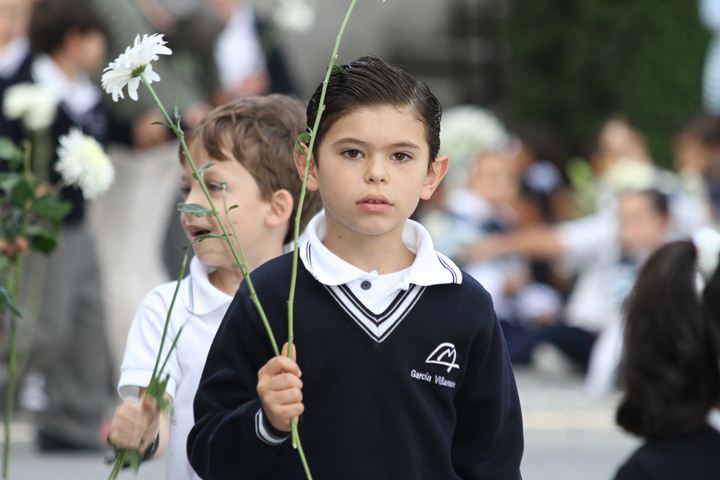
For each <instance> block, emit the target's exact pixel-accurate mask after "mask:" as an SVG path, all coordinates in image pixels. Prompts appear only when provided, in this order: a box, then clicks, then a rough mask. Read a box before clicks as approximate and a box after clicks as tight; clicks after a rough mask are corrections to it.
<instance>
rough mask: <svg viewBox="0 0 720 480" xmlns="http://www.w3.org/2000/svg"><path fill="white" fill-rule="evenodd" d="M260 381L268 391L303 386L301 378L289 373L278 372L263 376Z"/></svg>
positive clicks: (300, 387)
mask: <svg viewBox="0 0 720 480" xmlns="http://www.w3.org/2000/svg"><path fill="white" fill-rule="evenodd" d="M261 383H262V384H263V386H264V387H266V388H267V390H270V391H281V390H287V389H288V388H297V389H302V387H303V383H302V380H300V379H299V378H298V377H296V376H295V375H292V374H290V373H279V374H277V375H272V376H268V377H265V378H264V379H263V380H262V381H261Z"/></svg>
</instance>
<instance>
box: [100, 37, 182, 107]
mask: <svg viewBox="0 0 720 480" xmlns="http://www.w3.org/2000/svg"><path fill="white" fill-rule="evenodd" d="M166 43H167V42H166V41H165V40H163V35H162V34H160V33H154V34H152V35H147V34H145V35H143V36H140V35H138V36H136V37H135V42H134V43H133V45H132V46H131V47H127V48H126V49H125V51H124V52H123V53H121V54H120V55H119V56H118V57H117V58H116V59H115V60H114V61H112V62H110V65H108V66H107V67H106V68H105V70H103V75H102V88H103V90H105V92H107V93H109V94H110V95H112V99H113V101H114V102H117V101H118V99H119V98H125V97H124V95H123V88H125V86H126V85H127V89H128V95H129V96H130V98H131V99H133V100H137V99H138V94H137V90H138V87H139V86H140V81H141V80H144V81H145V82H147V83H148V84H151V83H153V82H158V81H160V75H158V74H157V73H155V72H154V71H153V68H152V63H151V62H153V61H155V60H157V59H158V58H160V57H159V55H170V54H172V50H170V49H169V48H168V47H166V46H165V44H166Z"/></svg>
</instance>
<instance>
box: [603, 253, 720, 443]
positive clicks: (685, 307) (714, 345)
mask: <svg viewBox="0 0 720 480" xmlns="http://www.w3.org/2000/svg"><path fill="white" fill-rule="evenodd" d="M697 255H698V253H697V249H696V247H695V245H694V244H693V243H692V242H690V241H677V242H672V243H669V244H667V245H665V246H663V247H661V248H660V249H658V250H657V251H656V252H655V253H653V254H652V255H651V256H650V258H649V259H648V260H647V262H646V263H645V265H644V267H643V268H642V271H641V272H640V275H639V276H638V279H637V283H636V284H635V288H634V289H633V292H632V294H631V295H630V298H629V302H628V315H627V326H626V332H625V353H624V358H623V364H622V369H621V383H622V386H623V387H624V389H625V394H624V398H623V399H622V401H621V403H620V406H619V407H618V411H617V422H618V424H619V425H620V426H621V427H623V428H624V429H625V430H627V431H629V432H631V433H634V434H636V435H640V436H645V437H651V436H663V435H679V434H684V433H689V432H692V431H693V430H696V429H698V428H700V427H701V426H702V425H703V424H705V421H706V417H707V414H708V412H709V410H710V409H711V408H713V407H714V406H716V405H718V402H720V371H719V367H718V359H719V358H718V340H719V339H720V334H719V332H720V274H719V273H718V271H717V269H716V270H715V272H714V273H713V274H712V276H711V277H710V278H708V279H707V282H706V283H705V285H704V287H703V288H702V291H700V289H699V287H698V285H699V282H698V275H699V274H698V269H697Z"/></svg>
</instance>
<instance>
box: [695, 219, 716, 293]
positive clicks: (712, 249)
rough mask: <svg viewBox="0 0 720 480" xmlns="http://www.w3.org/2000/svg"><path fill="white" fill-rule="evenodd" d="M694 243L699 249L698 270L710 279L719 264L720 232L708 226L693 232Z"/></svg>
mask: <svg viewBox="0 0 720 480" xmlns="http://www.w3.org/2000/svg"><path fill="white" fill-rule="evenodd" d="M693 243H694V244H695V247H696V248H697V250H698V258H697V264H698V270H700V273H701V274H702V276H703V277H704V279H705V280H709V279H710V277H712V275H713V273H715V270H716V269H717V266H718V258H719V257H720V232H718V231H717V230H715V229H714V228H710V227H706V228H702V229H700V230H698V231H697V232H695V234H693Z"/></svg>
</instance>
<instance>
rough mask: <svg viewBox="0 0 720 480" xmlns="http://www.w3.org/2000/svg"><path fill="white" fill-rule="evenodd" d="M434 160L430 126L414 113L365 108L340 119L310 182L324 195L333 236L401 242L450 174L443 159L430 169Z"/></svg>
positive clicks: (330, 132) (325, 140)
mask: <svg viewBox="0 0 720 480" xmlns="http://www.w3.org/2000/svg"><path fill="white" fill-rule="evenodd" d="M429 156H430V153H429V146H428V143H427V140H426V137H425V126H424V125H423V124H422V123H421V122H420V121H419V120H418V119H417V117H416V115H415V113H414V111H413V110H411V109H409V108H401V109H398V108H395V107H391V106H378V107H361V108H358V109H356V110H353V111H351V112H350V113H349V114H346V115H344V116H343V117H341V118H340V119H339V120H337V121H336V122H335V123H334V124H333V125H332V126H331V127H330V129H329V130H328V131H327V133H326V134H325V136H324V138H323V140H322V143H321V144H320V148H319V150H318V164H319V166H317V165H316V164H314V165H313V169H312V172H311V176H310V177H311V178H310V180H309V183H308V188H310V189H316V188H318V189H319V190H320V194H321V196H322V199H323V206H324V208H325V214H326V219H327V226H328V235H330V234H334V235H336V236H337V237H338V238H339V236H344V238H348V239H349V240H352V239H353V238H354V239H357V238H362V237H378V236H390V237H392V238H395V236H397V238H400V235H401V234H402V228H403V225H404V223H405V220H406V219H407V218H408V217H409V216H410V215H411V214H412V213H413V212H414V211H415V208H416V207H417V205H418V202H419V200H420V199H421V198H422V199H428V198H430V196H431V195H432V193H433V192H434V191H435V188H436V187H437V185H438V183H439V182H440V180H441V179H442V177H443V176H444V174H445V171H446V169H447V159H444V158H443V159H439V160H437V161H436V162H434V163H433V164H432V168H430V169H428V160H429Z"/></svg>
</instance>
